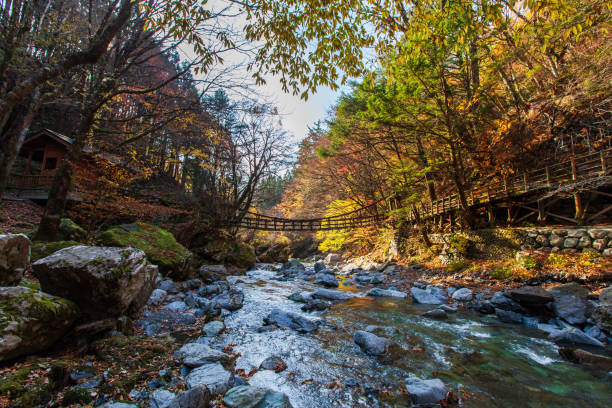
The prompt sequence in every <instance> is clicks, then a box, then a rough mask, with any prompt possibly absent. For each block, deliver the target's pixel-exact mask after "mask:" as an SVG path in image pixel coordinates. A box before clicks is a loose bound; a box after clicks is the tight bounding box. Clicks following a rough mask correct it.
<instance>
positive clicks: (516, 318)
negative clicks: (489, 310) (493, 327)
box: [495, 309, 523, 324]
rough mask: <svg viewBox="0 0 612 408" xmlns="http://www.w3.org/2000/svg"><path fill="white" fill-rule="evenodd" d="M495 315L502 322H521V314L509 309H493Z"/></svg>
mask: <svg viewBox="0 0 612 408" xmlns="http://www.w3.org/2000/svg"><path fill="white" fill-rule="evenodd" d="M495 315H496V316H497V318H498V319H499V320H501V321H502V322H504V323H516V324H521V323H523V315H521V314H520V313H516V312H512V311H510V310H503V309H495Z"/></svg>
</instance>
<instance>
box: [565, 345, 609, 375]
mask: <svg viewBox="0 0 612 408" xmlns="http://www.w3.org/2000/svg"><path fill="white" fill-rule="evenodd" d="M559 355H560V356H561V357H563V358H564V359H566V360H569V361H571V362H572V363H579V364H587V365H590V366H593V367H596V368H598V369H600V370H603V371H612V358H610V357H607V356H601V355H599V354H593V353H589V352H588V351H585V350H581V349H572V348H565V347H562V348H560V349H559Z"/></svg>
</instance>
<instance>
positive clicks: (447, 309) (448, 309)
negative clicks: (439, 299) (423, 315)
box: [438, 305, 457, 313]
mask: <svg viewBox="0 0 612 408" xmlns="http://www.w3.org/2000/svg"><path fill="white" fill-rule="evenodd" d="M438 309H440V310H444V311H445V312H447V313H455V312H456V311H457V306H454V305H440V307H439V308H438Z"/></svg>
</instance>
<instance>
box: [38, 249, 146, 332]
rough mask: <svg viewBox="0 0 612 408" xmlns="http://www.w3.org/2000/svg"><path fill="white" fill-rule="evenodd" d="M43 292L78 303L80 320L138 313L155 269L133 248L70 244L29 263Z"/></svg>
mask: <svg viewBox="0 0 612 408" xmlns="http://www.w3.org/2000/svg"><path fill="white" fill-rule="evenodd" d="M32 268H33V272H34V274H35V275H36V277H37V278H38V279H39V281H40V285H41V288H42V290H43V291H44V292H47V293H51V294H53V295H56V296H61V297H63V298H66V299H69V300H71V301H73V302H74V303H76V304H77V306H78V307H79V309H80V311H81V316H80V317H81V319H82V320H83V321H95V320H101V319H105V318H109V317H119V316H122V315H132V316H135V315H137V314H138V313H139V312H140V310H141V309H142V307H143V306H144V305H145V304H146V302H147V300H149V297H150V296H151V292H152V291H153V287H154V286H155V279H156V277H157V268H151V267H150V266H149V265H148V264H147V258H146V256H145V253H144V252H143V251H141V250H138V249H134V248H114V247H108V248H106V247H105V248H103V247H88V246H82V245H79V246H73V247H69V248H64V249H60V250H59V251H57V252H55V253H53V254H52V255H49V256H48V257H46V258H43V259H40V260H38V261H36V262H34V263H33V264H32Z"/></svg>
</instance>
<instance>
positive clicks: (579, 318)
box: [549, 283, 589, 324]
mask: <svg viewBox="0 0 612 408" xmlns="http://www.w3.org/2000/svg"><path fill="white" fill-rule="evenodd" d="M549 292H550V293H552V295H553V298H554V302H553V310H554V311H555V313H556V315H557V316H558V317H560V318H561V319H563V320H565V321H566V322H568V323H569V324H584V323H585V322H586V310H587V295H588V294H589V291H588V290H586V289H585V288H584V287H582V286H581V285H579V284H577V283H568V284H565V285H560V286H556V287H554V288H552V289H550V290H549Z"/></svg>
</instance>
